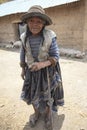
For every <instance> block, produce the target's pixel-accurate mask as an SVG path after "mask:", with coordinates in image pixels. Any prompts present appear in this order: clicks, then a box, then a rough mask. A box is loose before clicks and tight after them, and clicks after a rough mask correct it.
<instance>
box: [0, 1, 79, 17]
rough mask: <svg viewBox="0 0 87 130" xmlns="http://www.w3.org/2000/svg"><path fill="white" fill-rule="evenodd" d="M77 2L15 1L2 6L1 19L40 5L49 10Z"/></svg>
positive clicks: (0, 8) (0, 10)
mask: <svg viewBox="0 0 87 130" xmlns="http://www.w3.org/2000/svg"><path fill="white" fill-rule="evenodd" d="M75 1H79V0H14V1H10V2H6V3H3V4H1V5H0V17H3V16H6V15H11V14H16V13H24V12H27V10H28V9H29V8H30V7H31V6H32V5H37V4H38V5H41V6H42V7H43V8H49V7H54V6H58V5H62V4H66V3H70V2H75Z"/></svg>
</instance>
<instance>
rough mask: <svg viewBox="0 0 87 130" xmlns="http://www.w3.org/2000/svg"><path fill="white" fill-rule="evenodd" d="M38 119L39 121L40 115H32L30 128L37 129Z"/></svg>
mask: <svg viewBox="0 0 87 130" xmlns="http://www.w3.org/2000/svg"><path fill="white" fill-rule="evenodd" d="M38 119H39V114H38V116H36V114H35V113H34V114H32V115H31V116H30V120H29V124H30V126H31V127H35V125H36V123H37V121H38Z"/></svg>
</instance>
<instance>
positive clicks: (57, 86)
mask: <svg viewBox="0 0 87 130" xmlns="http://www.w3.org/2000/svg"><path fill="white" fill-rule="evenodd" d="M48 73H49V77H48V76H47V75H48ZM48 78H49V79H48ZM48 81H50V82H48ZM48 87H50V94H51V98H52V101H53V103H55V105H63V104H64V90H63V84H62V76H61V70H60V65H59V63H57V64H56V66H55V67H53V66H50V67H48V68H43V69H41V70H39V71H33V72H31V70H30V69H29V68H28V67H26V75H25V80H24V84H23V88H22V93H21V99H22V100H24V101H25V102H26V103H27V104H28V105H29V104H33V105H34V106H35V107H36V108H41V109H43V108H45V106H46V105H49V91H48Z"/></svg>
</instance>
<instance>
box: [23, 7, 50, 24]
mask: <svg viewBox="0 0 87 130" xmlns="http://www.w3.org/2000/svg"><path fill="white" fill-rule="evenodd" d="M31 17H39V18H41V19H43V20H44V21H45V22H46V24H45V25H51V24H52V20H51V18H50V17H49V16H47V15H46V14H45V11H44V9H43V8H42V7H41V6H39V5H34V6H32V7H31V8H30V9H29V10H28V12H27V13H25V14H24V15H23V16H22V17H21V20H22V21H23V22H25V23H26V20H27V19H29V18H31Z"/></svg>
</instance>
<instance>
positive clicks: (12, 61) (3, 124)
mask: <svg viewBox="0 0 87 130" xmlns="http://www.w3.org/2000/svg"><path fill="white" fill-rule="evenodd" d="M60 65H61V71H62V78H63V86H64V92H65V105H64V107H59V110H58V113H53V119H54V130H87V61H85V60H77V59H66V58H63V57H62V58H60ZM20 73H21V68H20V66H19V52H12V51H6V50H0V130H45V127H44V121H43V120H39V122H38V123H37V125H36V127H35V128H30V126H29V123H28V121H29V116H30V115H31V114H32V113H33V108H32V106H28V105H27V104H26V103H25V102H23V101H22V100H20V94H21V89H22V84H23V80H22V79H21V77H20Z"/></svg>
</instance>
